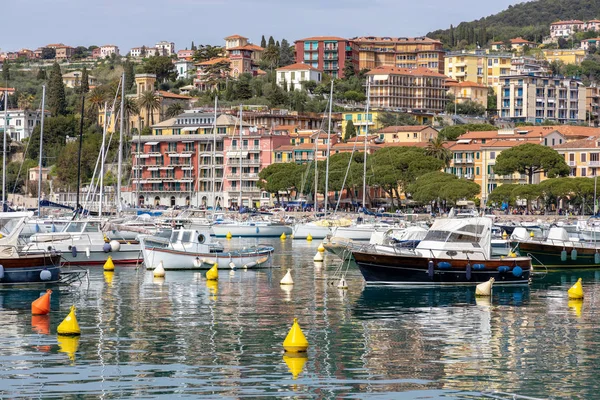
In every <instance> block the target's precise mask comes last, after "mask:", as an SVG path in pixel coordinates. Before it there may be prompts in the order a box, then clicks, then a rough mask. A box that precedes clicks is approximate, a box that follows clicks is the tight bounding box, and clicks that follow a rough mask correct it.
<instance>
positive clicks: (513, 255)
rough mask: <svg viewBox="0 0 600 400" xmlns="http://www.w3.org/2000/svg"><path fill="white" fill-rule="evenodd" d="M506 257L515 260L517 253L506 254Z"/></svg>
mask: <svg viewBox="0 0 600 400" xmlns="http://www.w3.org/2000/svg"><path fill="white" fill-rule="evenodd" d="M508 256H509V257H511V258H515V257H516V256H517V253H515V252H513V251H511V252H510V253H508Z"/></svg>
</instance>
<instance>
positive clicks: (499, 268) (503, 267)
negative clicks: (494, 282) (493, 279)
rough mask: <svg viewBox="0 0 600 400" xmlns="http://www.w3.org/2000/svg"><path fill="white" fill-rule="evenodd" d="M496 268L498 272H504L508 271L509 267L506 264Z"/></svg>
mask: <svg viewBox="0 0 600 400" xmlns="http://www.w3.org/2000/svg"><path fill="white" fill-rule="evenodd" d="M497 269H498V272H500V273H506V272H508V271H510V267H509V266H507V265H501V266H499V267H498V268H497Z"/></svg>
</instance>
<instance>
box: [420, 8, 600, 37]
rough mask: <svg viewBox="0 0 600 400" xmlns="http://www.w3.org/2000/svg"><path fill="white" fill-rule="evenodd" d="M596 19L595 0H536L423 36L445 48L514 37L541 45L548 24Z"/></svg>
mask: <svg viewBox="0 0 600 400" xmlns="http://www.w3.org/2000/svg"><path fill="white" fill-rule="evenodd" d="M599 17H600V1H598V0H536V1H530V2H526V3H521V4H517V5H514V6H509V7H508V9H506V10H504V11H501V12H499V13H498V14H494V15H490V16H489V17H485V18H481V19H479V20H477V21H471V22H461V23H460V24H459V25H458V26H456V27H453V26H450V28H449V29H440V30H437V31H433V32H430V33H428V34H427V36H429V37H431V38H435V39H440V40H441V41H442V42H443V43H444V44H445V45H446V46H447V47H449V48H461V47H462V48H464V47H466V46H469V45H477V44H478V45H480V46H482V47H483V46H485V45H486V44H487V43H489V42H491V41H506V40H508V39H511V38H515V37H519V36H521V37H523V38H525V39H527V40H531V41H535V42H541V41H542V38H543V37H545V36H548V35H549V34H550V24H551V23H552V22H555V21H559V20H569V19H580V20H583V21H586V20H590V19H597V18H599Z"/></svg>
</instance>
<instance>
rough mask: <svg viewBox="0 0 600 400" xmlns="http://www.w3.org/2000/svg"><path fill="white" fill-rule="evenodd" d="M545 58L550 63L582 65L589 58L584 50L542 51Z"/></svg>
mask: <svg viewBox="0 0 600 400" xmlns="http://www.w3.org/2000/svg"><path fill="white" fill-rule="evenodd" d="M542 54H543V55H544V58H545V59H546V61H548V62H553V61H561V62H563V63H565V64H575V65H580V64H581V62H582V61H583V60H585V57H586V56H587V54H586V51H585V50H584V49H551V50H542Z"/></svg>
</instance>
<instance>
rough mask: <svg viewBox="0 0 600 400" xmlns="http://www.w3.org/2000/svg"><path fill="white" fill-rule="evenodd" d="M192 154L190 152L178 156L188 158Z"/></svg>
mask: <svg viewBox="0 0 600 400" xmlns="http://www.w3.org/2000/svg"><path fill="white" fill-rule="evenodd" d="M191 156H192V155H191V154H180V155H179V157H180V158H190V157H191Z"/></svg>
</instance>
